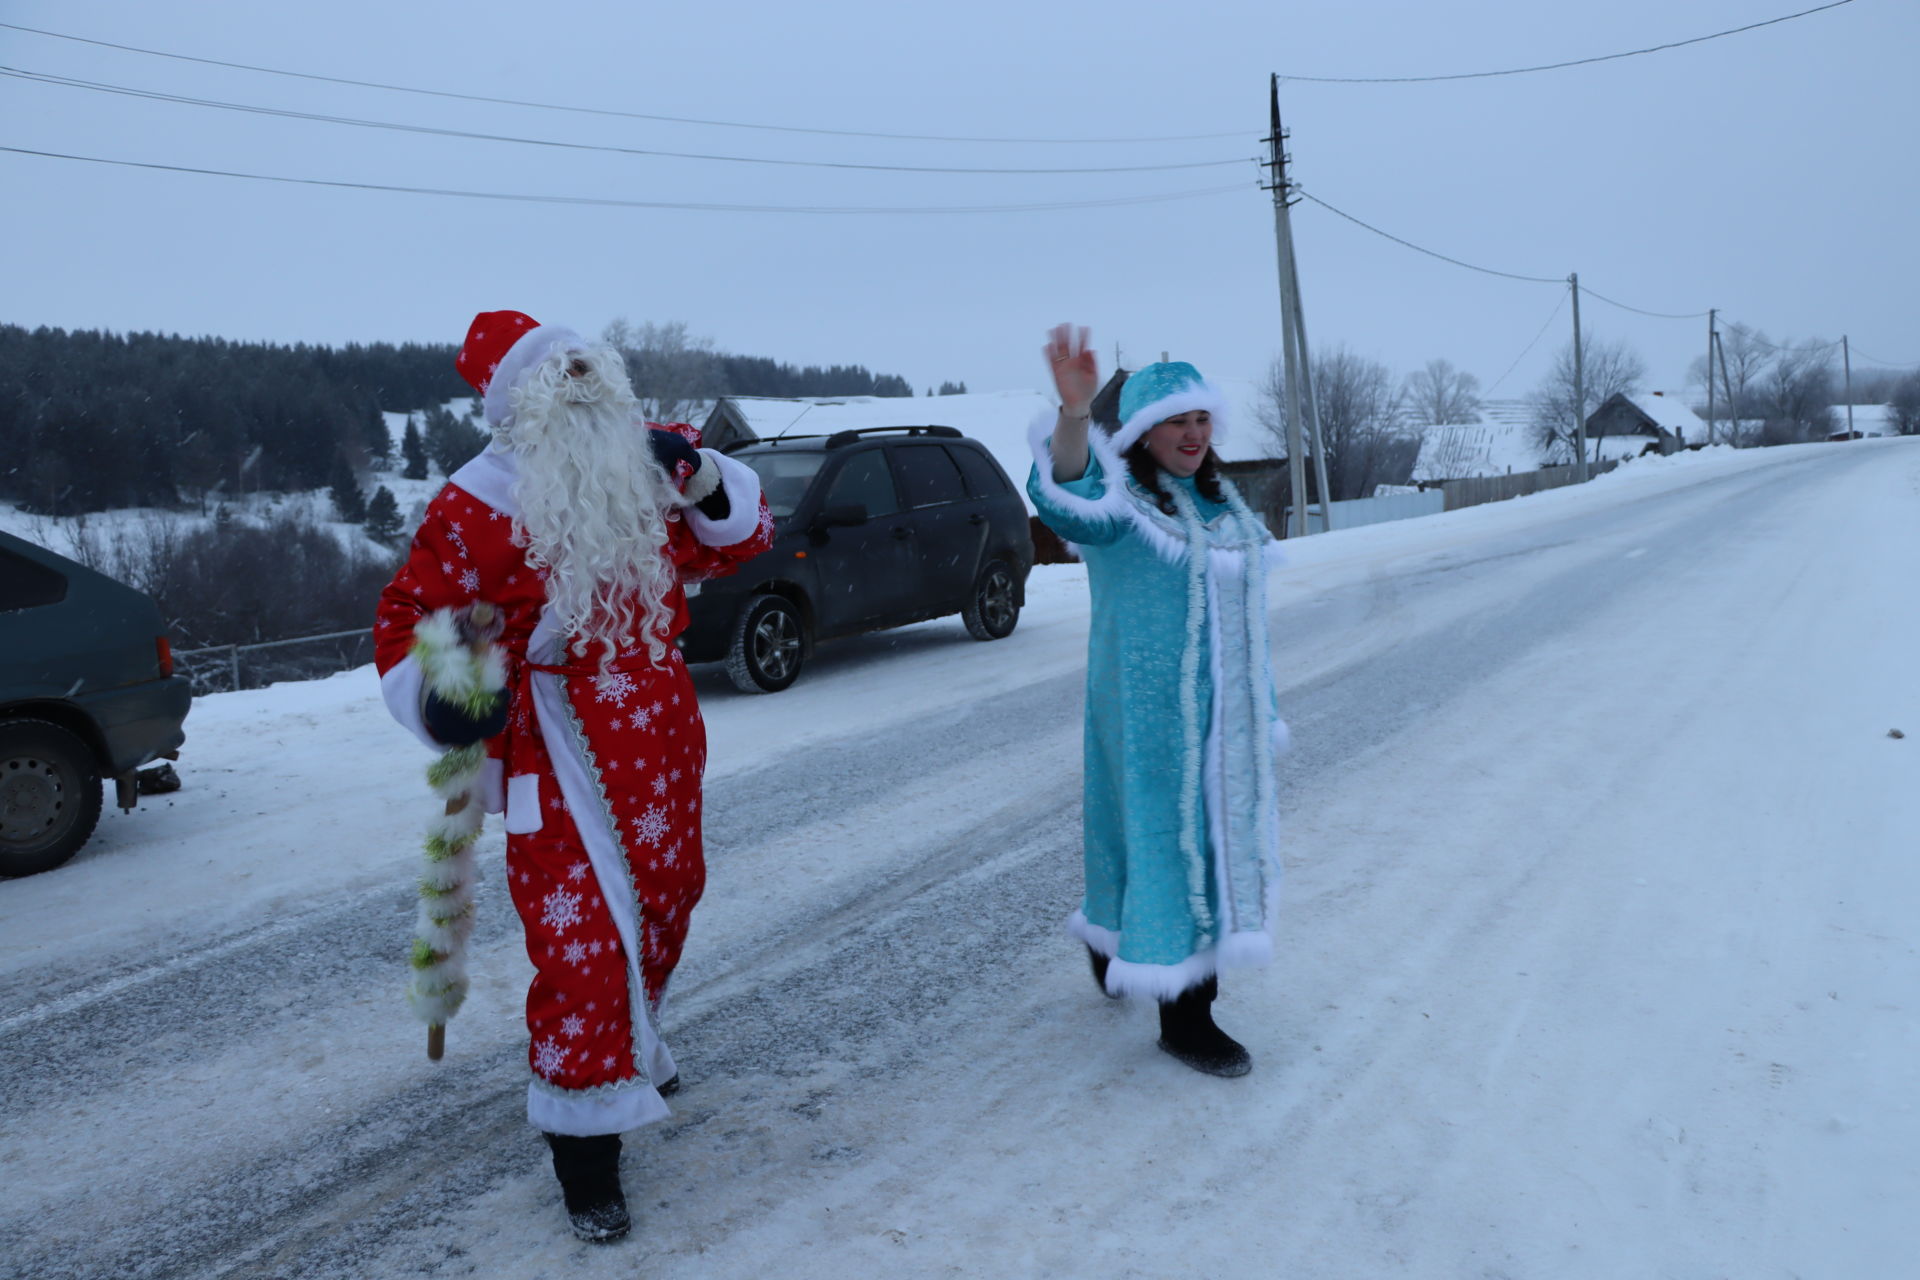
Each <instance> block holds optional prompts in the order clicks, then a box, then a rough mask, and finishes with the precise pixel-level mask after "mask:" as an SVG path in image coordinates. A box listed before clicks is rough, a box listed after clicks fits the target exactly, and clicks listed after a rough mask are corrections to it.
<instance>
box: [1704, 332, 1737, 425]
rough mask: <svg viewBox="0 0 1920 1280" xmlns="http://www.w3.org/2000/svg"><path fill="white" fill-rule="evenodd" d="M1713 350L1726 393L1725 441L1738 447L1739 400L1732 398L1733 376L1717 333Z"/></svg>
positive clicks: (1722, 386) (1709, 369)
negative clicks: (1726, 426)
mask: <svg viewBox="0 0 1920 1280" xmlns="http://www.w3.org/2000/svg"><path fill="white" fill-rule="evenodd" d="M1713 350H1714V354H1716V355H1718V356H1719V357H1720V386H1721V389H1722V390H1724V391H1725V392H1726V393H1727V422H1728V423H1729V426H1728V429H1727V442H1728V443H1729V444H1731V445H1732V446H1733V447H1734V448H1736V449H1738V448H1739V447H1740V402H1739V401H1737V400H1735V399H1734V398H1733V377H1732V375H1730V374H1729V373H1728V372H1727V344H1726V343H1724V342H1722V341H1720V335H1719V334H1718V333H1715V334H1714V335H1713ZM1707 373H1708V375H1709V376H1711V375H1712V373H1713V370H1712V368H1711V367H1709V368H1708V370H1707Z"/></svg>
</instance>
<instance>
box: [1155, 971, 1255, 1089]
mask: <svg viewBox="0 0 1920 1280" xmlns="http://www.w3.org/2000/svg"><path fill="white" fill-rule="evenodd" d="M1219 994H1220V982H1219V980H1218V979H1217V978H1211V977H1210V978H1208V979H1207V980H1206V981H1205V982H1203V983H1201V984H1200V985H1199V986H1197V987H1189V988H1188V989H1187V990H1185V991H1183V992H1181V993H1180V995H1179V997H1178V998H1177V999H1173V1000H1162V1001H1161V1002H1160V1047H1161V1048H1162V1049H1165V1050H1166V1051H1167V1052H1168V1053H1170V1054H1172V1055H1173V1056H1174V1057H1176V1058H1178V1059H1180V1061H1182V1062H1184V1063H1186V1064H1187V1065H1188V1066H1190V1067H1192V1068H1193V1069H1194V1070H1195V1071H1203V1072H1205V1073H1206V1074H1207V1075H1210V1076H1243V1075H1245V1074H1247V1072H1249V1071H1251V1070H1253V1055H1251V1054H1249V1053H1248V1052H1247V1048H1246V1046H1245V1045H1243V1044H1241V1043H1240V1042H1239V1041H1238V1040H1235V1039H1234V1038H1233V1037H1232V1036H1230V1035H1228V1034H1227V1033H1226V1032H1224V1031H1222V1030H1221V1029H1220V1028H1218V1027H1216V1026H1214V1025H1213V1000H1214V997H1215V996H1217V995H1219Z"/></svg>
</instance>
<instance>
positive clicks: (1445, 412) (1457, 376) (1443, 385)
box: [1401, 360, 1480, 427]
mask: <svg viewBox="0 0 1920 1280" xmlns="http://www.w3.org/2000/svg"><path fill="white" fill-rule="evenodd" d="M1479 392H1480V379H1478V378H1476V377H1474V376H1473V375H1472V374H1470V373H1468V372H1467V371H1466V370H1464V369H1456V368H1454V367H1453V361H1451V360H1429V361H1427V365H1426V368H1424V369H1415V370H1414V371H1413V372H1412V373H1410V374H1408V375H1407V381H1406V384H1405V386H1404V387H1403V389H1402V390H1401V396H1402V398H1403V399H1404V400H1405V401H1406V407H1407V412H1408V413H1410V414H1412V415H1413V420H1414V421H1415V422H1416V423H1418V424H1419V425H1421V426H1423V427H1424V426H1428V425H1430V424H1435V423H1438V424H1440V425H1443V426H1453V425H1457V424H1460V423H1467V422H1478V421H1479V420H1480V395H1479Z"/></svg>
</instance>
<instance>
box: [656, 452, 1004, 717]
mask: <svg viewBox="0 0 1920 1280" xmlns="http://www.w3.org/2000/svg"><path fill="white" fill-rule="evenodd" d="M730 456H731V457H734V458H737V459H739V460H740V461H741V462H744V463H746V464H747V465H748V466H750V467H752V468H753V469H754V470H755V471H756V472H757V473H759V476H760V483H761V487H762V489H763V490H764V491H765V493H766V495H767V505H768V507H769V509H770V510H771V511H772V513H773V517H774V521H775V526H776V532H775V535H774V541H773V546H772V547H771V548H770V549H769V550H767V551H765V552H763V553H762V554H760V555H758V556H756V557H754V558H753V559H752V560H749V561H748V562H747V563H746V564H744V565H742V566H741V567H740V570H739V572H737V573H735V574H734V575H732V576H730V577H725V578H716V579H714V580H712V581H711V582H705V583H701V584H699V586H698V588H697V593H696V592H695V591H694V590H689V593H688V594H689V596H690V597H691V598H690V599H689V600H688V602H687V605H688V610H689V612H690V614H691V615H692V616H691V621H690V623H689V625H688V627H687V631H686V634H685V635H684V636H683V637H682V638H681V646H682V648H683V650H684V651H685V653H686V656H687V658H688V660H689V661H692V662H717V661H724V662H725V663H726V664H727V674H728V675H729V676H730V677H732V679H733V682H734V684H735V685H737V686H738V687H739V688H741V689H743V690H745V691H747V692H749V693H774V692H777V691H779V690H781V689H784V688H786V687H787V686H788V685H790V684H792V683H793V682H794V680H795V679H796V678H797V677H798V676H799V674H800V669H801V667H802V666H803V665H804V664H805V663H806V660H807V658H808V656H809V655H810V654H811V653H812V652H813V647H814V645H815V644H816V643H818V642H819V641H821V640H826V639H831V638H833V637H835V636H845V635H853V634H855V633H858V632H863V631H874V630H878V629H880V628H882V627H897V626H901V625H903V624H905V623H909V622H920V621H923V620H925V619H928V618H938V617H942V616H945V615H947V614H954V613H957V614H959V615H961V617H962V618H963V619H965V621H966V625H967V631H968V633H969V634H971V635H972V636H973V637H974V638H975V639H977V640H999V639H1002V638H1004V637H1005V636H1008V635H1010V634H1012V632H1013V629H1014V626H1015V625H1016V624H1017V623H1018V622H1019V619H1020V609H1021V606H1022V605H1024V604H1025V602H1026V584H1027V574H1028V572H1029V571H1030V570H1031V569H1032V568H1033V539H1032V537H1031V535H1030V534H1029V532H1028V526H1027V510H1026V505H1025V504H1024V503H1023V502H1021V500H1020V496H1019V494H1018V493H1016V492H1015V491H1014V488H1013V485H1012V483H1011V482H1010V481H1009V480H1008V479H1007V475H1006V472H1004V471H1002V470H1001V469H1000V464H999V463H997V462H995V461H994V459H993V455H992V454H990V453H988V452H987V450H986V448H985V447H984V446H982V445H981V444H980V443H979V442H978V441H975V440H970V439H968V438H967V437H965V436H963V435H962V434H961V433H960V432H959V431H957V430H955V429H954V428H952V427H938V426H924V427H879V428H869V429H866V430H861V431H841V432H837V433H835V434H833V435H828V436H782V437H781V438H779V439H777V440H761V441H751V442H748V443H746V444H742V445H736V446H733V447H732V448H731V449H730Z"/></svg>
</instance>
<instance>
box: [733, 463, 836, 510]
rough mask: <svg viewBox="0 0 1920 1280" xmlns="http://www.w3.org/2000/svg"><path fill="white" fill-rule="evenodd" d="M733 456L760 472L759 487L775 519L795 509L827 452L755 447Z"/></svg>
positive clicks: (805, 493) (805, 494)
mask: <svg viewBox="0 0 1920 1280" xmlns="http://www.w3.org/2000/svg"><path fill="white" fill-rule="evenodd" d="M734 457H736V458H738V459H739V460H740V461H742V462H744V463H746V464H747V465H748V466H750V467H752V468H753V469H754V471H755V472H756V473H758V474H759V476H760V488H761V490H762V491H764V492H765V493H766V495H767V510H769V511H771V512H772V513H773V517H774V519H776V520H783V519H785V518H786V517H788V516H790V515H792V514H793V513H794V509H795V508H797V507H798V506H799V505H800V500H801V499H802V498H804V497H806V496H807V486H808V485H810V484H812V483H813V476H814V473H815V472H816V471H818V470H820V464H821V463H822V462H824V461H826V458H827V455H826V454H824V453H822V452H821V451H820V450H818V449H778V448H775V449H754V450H751V451H750V452H746V453H737V454H735V455H734Z"/></svg>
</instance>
